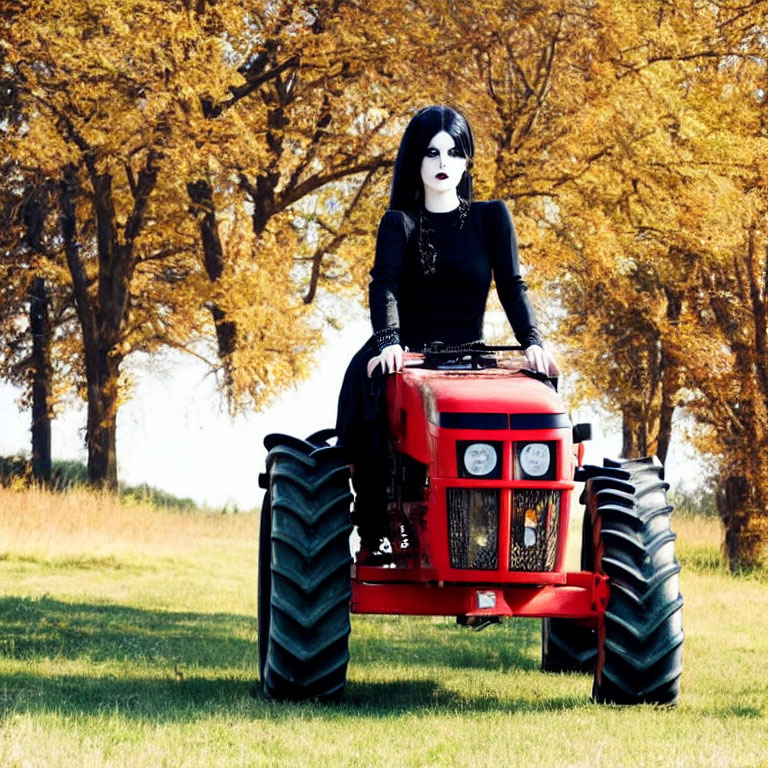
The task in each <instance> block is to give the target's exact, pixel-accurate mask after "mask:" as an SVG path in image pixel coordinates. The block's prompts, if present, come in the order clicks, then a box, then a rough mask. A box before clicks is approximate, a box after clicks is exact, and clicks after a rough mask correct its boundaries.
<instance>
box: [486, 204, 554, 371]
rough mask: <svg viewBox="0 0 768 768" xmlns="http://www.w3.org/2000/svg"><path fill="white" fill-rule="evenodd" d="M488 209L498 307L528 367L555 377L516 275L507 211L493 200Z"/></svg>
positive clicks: (514, 247) (513, 236)
mask: <svg viewBox="0 0 768 768" xmlns="http://www.w3.org/2000/svg"><path fill="white" fill-rule="evenodd" d="M492 206H493V208H492V211H493V224H492V226H491V231H492V233H493V243H492V249H491V253H492V254H493V255H492V264H491V266H492V267H493V276H494V279H495V280H496V291H497V293H498V294H499V299H500V301H501V305H502V306H503V307H504V311H505V312H506V313H507V318H508V319H509V322H510V324H511V326H512V330H513V331H514V332H515V338H516V339H517V341H518V343H519V344H520V345H521V346H522V347H524V348H525V357H526V359H527V361H528V365H529V367H530V368H532V369H533V370H534V371H539V372H540V373H545V374H547V376H557V375H559V373H560V371H559V370H558V367H557V363H555V361H554V360H553V359H552V357H551V355H550V354H549V353H548V352H547V351H546V350H545V349H543V348H542V345H541V335H540V334H539V329H538V328H537V327H536V316H535V315H534V312H533V307H532V306H531V302H530V301H529V300H528V292H527V291H528V289H527V287H526V285H525V282H524V280H523V278H522V277H521V276H520V265H519V262H518V258H517V235H516V234H515V225H514V224H513V222H512V216H511V215H510V213H509V208H507V204H506V203H505V202H504V201H503V200H495V201H494V202H493V204H492Z"/></svg>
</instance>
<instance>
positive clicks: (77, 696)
mask: <svg viewBox="0 0 768 768" xmlns="http://www.w3.org/2000/svg"><path fill="white" fill-rule="evenodd" d="M355 622H356V627H355V631H354V632H353V636H352V647H351V651H352V664H353V665H354V667H355V668H356V670H359V669H362V670H365V668H366V667H368V666H371V665H377V666H379V667H381V666H382V665H386V664H388V663H390V662H391V664H392V665H393V666H394V665H397V666H398V667H400V670H399V671H398V677H400V676H401V673H402V678H403V679H395V680H392V681H389V682H366V681H365V680H362V681H356V680H354V679H353V680H351V681H350V684H349V686H348V688H347V692H346V695H345V697H344V699H343V701H342V702H340V703H339V704H336V705H328V706H323V705H317V704H309V705H291V704H280V703H277V702H270V701H266V700H264V699H262V698H261V697H260V696H256V697H255V698H252V697H251V695H250V694H251V691H252V688H253V685H254V680H255V678H256V675H257V673H256V667H257V655H258V653H257V644H256V621H255V618H250V617H244V616H241V615H235V614H228V613H218V614H206V613H182V612H173V611H162V610H141V609H137V608H132V607H126V606H120V605H99V604H89V603H67V602H63V601H58V600H54V599H52V598H48V597H42V598H38V599H24V598H16V597H9V598H4V599H0V661H2V659H5V660H6V661H10V662H11V663H10V664H9V663H6V664H5V667H6V672H5V674H2V673H0V718H2V717H6V716H8V715H9V714H11V713H13V712H56V713H60V714H62V715H80V714H83V715H96V714H100V715H101V714H105V713H107V714H118V715H119V716H122V717H129V718H152V719H155V720H194V719H197V718H200V717H205V716H208V715H210V714H212V713H219V714H224V713H231V714H237V715H238V716H240V717H246V718H248V717H250V718H254V719H259V718H270V719H275V718H277V719H282V718H290V717H295V716H296V713H297V711H301V712H302V713H303V714H302V716H305V715H307V714H311V715H314V716H317V717H320V718H323V717H337V716H338V714H339V713H344V714H346V715H349V716H351V717H362V718H366V717H381V716H385V715H386V716H392V715H397V714H399V713H402V714H407V713H409V712H414V711H419V712H421V711H424V710H425V709H429V710H432V711H435V710H437V711H441V710H442V711H504V712H514V711H526V710H542V711H548V710H560V709H567V708H572V707H577V706H583V705H584V704H585V703H586V697H585V698H584V699H583V700H582V699H578V698H573V697H572V698H570V699H569V698H558V697H550V698H547V697H543V698H539V699H537V700H536V701H535V702H531V701H519V702H518V701H515V700H512V699H505V700H500V699H499V698H496V697H495V696H493V695H491V694H489V695H474V694H469V695H462V693H461V692H457V691H455V690H449V689H448V688H445V687H443V686H442V685H441V684H440V683H439V682H437V681H436V680H432V679H430V678H429V669H430V667H432V668H453V669H457V670H468V674H470V671H471V670H473V669H487V670H490V671H500V672H501V671H505V670H507V669H510V668H513V667H517V668H522V669H527V670H530V669H535V668H537V667H538V658H537V657H536V658H535V659H534V656H535V655H536V654H535V653H534V652H533V650H532V647H531V646H532V645H537V644H538V642H539V627H538V623H537V622H531V621H527V622H509V623H508V624H506V625H504V626H502V627H492V628H490V629H488V630H486V631H485V632H482V633H477V632H472V631H470V630H466V629H460V628H457V627H456V626H455V625H451V624H450V623H449V622H448V621H445V622H440V621H432V620H423V619H408V618H404V619H397V618H393V617H386V618H384V617H363V618H362V620H361V619H359V618H358V619H356V620H355ZM403 666H405V667H410V668H413V669H414V671H418V677H420V678H421V679H415V678H417V675H416V674H414V676H413V678H412V679H408V678H407V675H408V672H407V671H405V672H402V667H403ZM425 671H426V679H425ZM91 672H92V673H93V674H91ZM439 676H440V673H439V671H437V670H436V675H435V677H438V678H439Z"/></svg>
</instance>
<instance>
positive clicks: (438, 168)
mask: <svg viewBox="0 0 768 768" xmlns="http://www.w3.org/2000/svg"><path fill="white" fill-rule="evenodd" d="M466 169H467V158H466V157H464V154H463V153H462V151H461V150H460V149H459V148H458V147H457V146H456V142H454V140H453V138H452V137H451V135H450V134H449V133H448V132H447V131H440V132H439V133H436V134H435V135H434V136H433V137H432V139H431V141H430V142H429V145H428V146H427V150H426V152H425V153H424V157H423V159H422V161H421V180H422V182H423V183H424V187H425V188H426V189H431V190H432V191H434V192H438V193H442V192H448V191H450V190H452V189H455V188H456V187H457V186H458V185H459V182H460V181H461V177H462V175H463V174H464V171H465V170H466Z"/></svg>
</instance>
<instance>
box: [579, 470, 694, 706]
mask: <svg viewBox="0 0 768 768" xmlns="http://www.w3.org/2000/svg"><path fill="white" fill-rule="evenodd" d="M594 472H595V474H594V475H593V477H592V478H591V479H590V480H588V481H587V489H586V494H587V502H588V508H589V512H590V515H591V520H592V526H593V536H594V539H593V540H594V542H595V545H596V546H595V569H596V570H597V571H599V572H601V573H603V574H605V575H606V576H608V584H609V587H610V598H609V600H608V605H607V607H606V611H605V614H604V616H603V617H602V619H601V620H600V623H599V626H598V632H597V662H596V665H595V678H594V685H593V690H592V696H593V698H594V700H595V701H597V702H602V703H615V704H642V703H647V704H656V705H662V706H673V705H675V704H676V703H677V701H678V699H679V696H680V676H681V673H682V661H681V655H682V644H683V629H682V606H683V598H682V596H681V595H680V590H679V573H680V564H679V563H678V561H677V559H676V557H675V538H676V537H675V534H674V533H672V531H671V529H670V516H671V513H672V507H671V506H669V505H668V503H667V489H668V487H669V486H668V484H667V483H665V482H664V479H663V468H662V466H661V464H659V462H658V460H657V459H655V458H648V459H637V460H627V461H621V462H611V461H606V462H605V467H604V468H601V469H595V470H594Z"/></svg>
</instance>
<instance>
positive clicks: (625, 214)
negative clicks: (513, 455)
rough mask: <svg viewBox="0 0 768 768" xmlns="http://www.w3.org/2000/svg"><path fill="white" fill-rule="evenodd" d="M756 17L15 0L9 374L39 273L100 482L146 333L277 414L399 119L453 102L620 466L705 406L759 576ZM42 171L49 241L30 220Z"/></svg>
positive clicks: (724, 488) (353, 273) (699, 421)
mask: <svg viewBox="0 0 768 768" xmlns="http://www.w3.org/2000/svg"><path fill="white" fill-rule="evenodd" d="M767 9H768V3H766V2H761V1H759V0H758V1H757V2H755V1H753V0H732V1H731V0H729V2H727V3H725V2H722V3H721V2H711V3H702V2H698V0H684V1H683V2H679V3H674V4H671V3H669V2H665V1H663V0H651V1H650V2H648V1H646V0H628V1H626V2H625V1H624V0H621V1H620V0H536V1H535V2H534V0H522V1H521V2H516V3H508V2H503V1H502V0H468V2H461V3H460V2H456V0H416V2H413V3H408V4H403V3H400V2H396V1H395V0H371V2H366V3H361V2H339V1H338V0H319V1H318V2H300V1H299V2H287V1H286V2H280V1H278V2H274V3H264V4H252V3H244V2H242V0H218V1H217V2H205V0H194V1H193V0H184V1H182V0H177V1H176V2H167V1H166V0H116V1H114V2H107V1H106V0H102V1H101V2H98V1H97V2H90V1H89V2H85V1H84V0H50V1H49V2H46V3H43V2H40V1H39V0H14V2H11V3H6V5H5V6H4V9H3V12H2V14H1V15H0V25H2V36H1V37H2V40H3V43H2V44H0V57H1V62H0V63H1V64H2V72H3V89H4V90H3V94H4V96H3V99H2V101H1V102H0V109H2V113H1V114H0V131H2V136H3V150H4V152H3V158H2V162H3V164H4V165H3V167H4V168H6V169H7V174H6V180H7V184H6V186H5V188H4V190H3V195H2V200H3V222H4V227H5V229H4V233H3V239H2V254H3V263H2V265H0V277H2V278H3V287H2V293H0V299H1V300H2V306H0V330H1V331H2V333H3V337H4V339H10V338H11V337H12V336H13V337H14V338H17V339H18V345H17V346H16V347H13V346H12V345H10V346H9V345H8V344H4V349H5V350H6V351H5V352H4V353H3V355H0V364H1V365H2V366H3V373H2V375H3V376H5V377H8V376H9V375H11V368H12V367H13V365H16V369H17V370H21V369H19V368H18V362H19V360H20V359H22V358H23V356H24V354H25V353H24V352H23V350H24V341H23V339H24V332H25V329H26V326H25V324H24V322H21V321H20V320H19V317H20V315H23V312H24V303H25V300H26V296H27V294H28V291H29V286H30V285H31V282H32V280H33V279H34V278H35V277H38V276H43V277H44V278H45V279H46V280H47V281H48V282H49V284H50V285H51V286H52V287H53V289H54V295H55V297H56V298H55V304H56V307H57V310H56V319H57V322H58V324H59V332H58V334H57V335H56V340H55V352H54V358H55V360H56V361H57V362H58V363H59V367H58V368H57V369H56V370H57V376H58V379H57V380H58V381H64V380H65V379H66V380H68V381H70V382H73V383H74V384H75V385H76V386H78V387H79V388H80V390H81V391H82V393H83V394H84V396H85V397H86V398H87V399H88V402H89V409H92V412H90V411H89V440H91V442H92V446H91V448H92V454H91V455H92V460H93V477H94V478H100V479H102V480H103V479H108V481H109V482H112V480H113V479H114V478H113V472H114V470H113V467H114V450H115V446H114V434H113V432H114V430H113V427H114V416H115V412H116V409H117V408H118V407H119V403H120V399H121V397H125V396H127V394H126V393H125V392H121V390H120V388H119V382H120V374H121V364H122V361H123V359H124V358H125V357H126V356H127V355H129V354H130V353H131V352H133V351H135V350H145V351H152V350H153V349H156V348H158V347H159V346H163V345H166V346H167V345H170V346H174V347H178V348H182V349H188V350H190V351H192V352H193V353H195V354H198V355H200V356H203V357H204V358H206V359H208V360H209V361H210V362H211V365H212V366H213V367H214V368H216V369H217V370H218V372H219V375H220V380H221V383H222V387H223V389H224V390H225V391H226V392H227V394H228V396H229V398H230V401H231V403H232V404H233V407H239V406H256V407H260V406H261V405H263V404H264V403H265V402H267V401H268V399H269V397H270V396H271V395H273V394H274V393H276V392H277V391H279V390H280V388H282V387H284V386H285V385H286V383H288V382H289V381H291V380H292V379H294V378H295V377H297V376H299V375H301V374H302V373H303V372H305V371H306V370H308V368H309V367H310V366H311V364H312V354H313V352H314V350H315V349H316V348H317V345H318V343H319V339H320V335H321V331H322V326H323V324H324V323H325V322H335V315H336V313H337V307H338V302H340V301H344V300H347V299H348V298H350V297H354V298H355V300H357V299H358V298H359V297H360V296H361V294H362V288H363V286H364V285H365V283H366V281H367V273H368V269H369V268H370V263H371V260H372V249H373V236H374V234H375V228H376V223H377V221H378V219H379V217H380V215H381V213H382V211H383V209H384V207H385V205H386V198H387V194H388V181H389V168H390V167H391V165H392V162H393V158H394V152H395V150H396V147H397V143H398V140H399V137H400V134H401V132H402V129H403V127H404V125H405V123H406V121H407V119H408V118H409V116H410V114H411V113H412V111H413V110H414V109H415V108H416V107H418V106H422V105H424V104H426V103H441V102H447V103H451V104H454V105H456V106H458V107H460V108H462V109H463V110H464V111H465V112H466V113H467V115H468V117H469V118H470V122H471V123H472V125H473V128H474V130H475V134H476V138H477V139H478V153H477V158H476V163H475V168H474V176H475V189H476V194H477V196H478V197H479V198H481V199H483V198H491V197H501V198H503V199H505V200H507V201H509V202H510V204H511V206H512V208H513V214H514V216H515V221H516V225H517V229H518V235H519V239H520V242H521V246H522V249H523V252H522V258H523V262H524V263H525V264H526V266H527V267H528V269H529V271H528V281H529V283H530V284H531V285H532V287H533V288H534V290H535V291H537V292H538V298H539V303H541V304H543V305H544V306H545V309H548V310H549V315H550V316H551V319H552V320H553V321H554V320H556V321H557V322H558V323H559V336H560V337H561V339H562V340H563V341H564V342H565V343H566V344H569V345H570V346H571V347H572V349H573V350H574V353H573V355H572V356H571V358H570V359H569V365H570V366H572V367H574V368H575V369H577V370H578V372H579V375H580V379H579V387H578V389H577V391H576V393H574V398H582V399H589V400H595V399H600V400H601V401H602V402H603V403H605V404H606V405H608V407H610V408H611V409H613V410H615V411H616V412H618V413H619V414H621V416H622V421H623V428H624V450H625V452H626V453H627V454H637V453H645V452H649V453H650V452H659V453H660V454H662V455H663V454H664V453H665V452H666V450H667V447H668V445H669V439H670V434H671V430H672V427H673V417H674V416H675V414H679V413H687V414H688V415H689V416H690V417H692V418H693V419H694V421H695V424H696V425H697V427H696V430H695V440H696V441H697V443H698V445H699V447H700V448H702V449H703V450H705V451H707V452H709V453H712V454H714V455H715V456H717V457H718V459H719V467H720V470H719V472H720V475H719V477H718V488H719V499H720V509H721V512H722V514H723V516H724V518H725V519H726V522H727V524H728V530H729V536H730V538H729V540H728V542H727V544H728V554H729V557H730V558H731V563H732V564H733V565H734V567H735V566H737V565H738V564H739V563H742V564H748V563H749V562H750V561H751V560H752V559H754V557H756V556H757V553H758V551H759V548H760V546H761V542H762V541H764V540H765V538H766V532H765V529H766V519H767V518H766V510H768V476H766V471H765V470H764V469H763V467H762V464H761V462H760V461H759V456H760V455H761V454H762V452H763V450H764V449H765V448H768V415H766V414H768V382H766V378H767V375H766V365H767V364H768V361H767V360H766V324H765V317H766V301H767V300H768V297H767V296H766V293H767V292H768V285H767V284H766V248H767V247H768V239H767V238H768V232H766V223H765V216H766V209H767V207H768V201H767V200H766V197H765V194H766V193H765V191H764V190H765V182H766V170H767V168H766V164H767V163H768V161H766V159H765V158H766V157H768V153H766V149H767V147H766V139H767V138H768V134H766V130H768V129H767V128H766V120H765V116H764V115H765V105H766V90H768V89H766V86H765V82H766V79H765V75H766V60H768V51H767V50H766V48H767V47H768V45H767V44H766V33H768V23H767V22H768V14H766V10H767ZM43 185H48V189H49V193H48V195H47V197H46V206H47V207H46V212H45V215H44V216H43V221H44V229H45V233H44V235H45V236H44V237H43V240H42V242H43V243H44V246H45V247H40V248H37V249H34V248H30V246H29V244H28V243H26V244H25V241H24V238H25V235H24V227H23V226H21V225H20V223H19V222H20V219H19V218H18V214H19V211H21V210H22V209H23V208H24V205H25V201H26V200H29V199H31V196H32V195H33V194H37V192H36V191H35V190H38V189H39V188H40V187H42V186H43ZM9 350H10V351H9ZM20 350H21V351H20ZM61 361H65V363H64V364H63V365H62V364H61ZM17 378H18V377H17ZM59 386H60V385H59ZM110 473H112V474H110Z"/></svg>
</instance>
